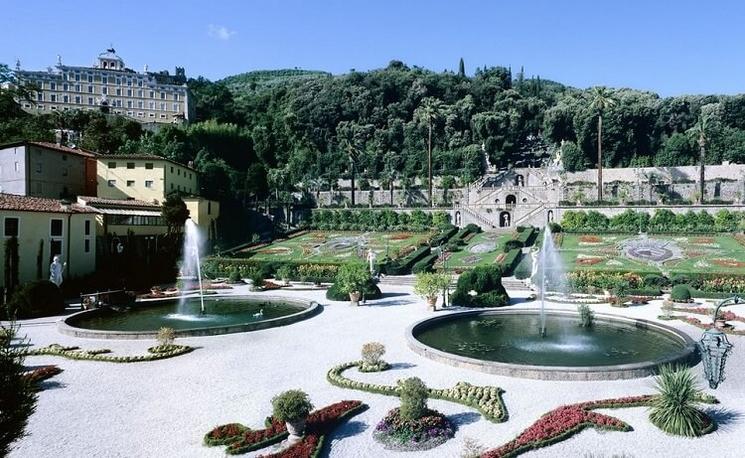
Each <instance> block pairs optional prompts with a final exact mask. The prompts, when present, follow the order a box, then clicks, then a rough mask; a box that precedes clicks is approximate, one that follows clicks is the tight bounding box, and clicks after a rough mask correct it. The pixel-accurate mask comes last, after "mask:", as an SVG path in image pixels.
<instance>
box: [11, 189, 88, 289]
mask: <svg viewBox="0 0 745 458" xmlns="http://www.w3.org/2000/svg"><path fill="white" fill-rule="evenodd" d="M96 214H97V212H96V210H95V209H92V208H90V207H86V206H84V205H80V204H77V203H69V202H65V201H60V200H56V199H47V198H41V197H28V196H18V195H13V194H0V222H1V223H2V226H0V229H1V230H2V237H3V243H2V246H0V255H2V258H3V259H5V251H6V246H7V241H8V240H9V239H11V238H12V237H16V238H17V239H18V260H19V262H18V280H19V282H20V283H21V284H23V283H25V282H28V281H32V280H36V279H47V278H49V265H50V264H51V262H52V258H53V257H54V256H55V255H59V256H60V257H61V258H62V261H63V262H65V263H67V265H66V267H65V270H64V273H63V276H64V277H65V278H71V277H80V276H83V275H87V274H90V273H92V272H93V271H95V269H96ZM0 271H1V272H0V283H2V286H3V287H5V286H6V285H5V278H6V272H5V263H4V262H3V263H0Z"/></svg>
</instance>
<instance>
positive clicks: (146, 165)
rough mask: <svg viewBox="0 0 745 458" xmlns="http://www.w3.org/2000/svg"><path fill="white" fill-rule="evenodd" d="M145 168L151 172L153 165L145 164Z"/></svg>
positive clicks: (150, 163)
mask: <svg viewBox="0 0 745 458" xmlns="http://www.w3.org/2000/svg"><path fill="white" fill-rule="evenodd" d="M145 168H146V169H147V170H152V169H153V163H152V162H145Z"/></svg>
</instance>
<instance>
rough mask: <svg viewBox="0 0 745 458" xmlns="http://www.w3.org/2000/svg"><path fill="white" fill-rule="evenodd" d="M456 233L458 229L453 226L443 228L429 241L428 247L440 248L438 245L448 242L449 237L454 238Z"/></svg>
mask: <svg viewBox="0 0 745 458" xmlns="http://www.w3.org/2000/svg"><path fill="white" fill-rule="evenodd" d="M457 232H458V228H457V227H455V226H453V225H448V226H446V227H444V228H443V229H442V230H441V232H440V233H439V234H437V235H436V236H434V237H432V239H430V241H429V244H430V246H434V247H436V246H440V244H442V243H445V242H447V241H448V240H450V237H452V236H454V235H455V234H456V233H457Z"/></svg>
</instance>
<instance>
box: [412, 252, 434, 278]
mask: <svg viewBox="0 0 745 458" xmlns="http://www.w3.org/2000/svg"><path fill="white" fill-rule="evenodd" d="M437 258H438V256H437V255H436V254H431V255H429V256H427V257H426V258H424V259H422V260H421V261H419V262H417V263H416V264H414V265H413V266H412V267H411V273H413V274H418V273H422V272H432V270H433V269H432V265H433V264H434V263H435V261H436V260H437Z"/></svg>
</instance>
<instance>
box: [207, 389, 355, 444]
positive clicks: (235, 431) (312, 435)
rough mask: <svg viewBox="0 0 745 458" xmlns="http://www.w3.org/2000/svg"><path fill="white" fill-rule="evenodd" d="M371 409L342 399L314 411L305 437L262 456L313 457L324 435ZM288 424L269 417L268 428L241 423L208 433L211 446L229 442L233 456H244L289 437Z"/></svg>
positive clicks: (310, 416) (219, 427) (308, 421)
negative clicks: (259, 428)
mask: <svg viewBox="0 0 745 458" xmlns="http://www.w3.org/2000/svg"><path fill="white" fill-rule="evenodd" d="M365 409H367V405H365V404H363V403H362V402H361V401H341V402H337V403H336V404H332V405H330V406H326V407H324V408H323V409H320V410H316V411H315V412H311V414H310V415H309V416H308V420H307V423H306V426H305V435H304V436H303V438H302V439H301V440H300V441H298V442H296V443H294V444H292V445H291V446H289V447H287V448H285V449H284V450H281V451H279V452H277V453H272V454H269V455H262V456H264V457H267V458H269V457H271V458H306V457H308V458H310V457H317V456H319V454H320V452H321V449H322V448H323V441H324V438H325V437H326V435H327V434H328V433H330V432H331V431H332V430H333V429H334V428H336V427H337V426H338V425H339V424H340V423H342V422H343V421H346V420H347V419H349V418H351V417H353V416H355V415H357V414H359V413H360V412H362V411H364V410H365ZM288 435H289V434H288V432H287V426H286V425H285V423H284V422H281V421H279V420H276V419H274V418H272V417H269V418H267V419H266V427H265V428H264V429H261V430H252V429H250V428H248V427H246V426H244V425H242V424H240V423H228V424H226V425H222V426H218V427H216V428H214V429H213V430H212V431H210V432H208V433H207V434H205V436H204V444H205V445H207V446H221V445H226V446H227V449H226V450H225V451H226V453H227V454H229V455H240V454H243V453H248V452H251V451H254V450H260V449H262V448H265V447H268V446H270V445H272V444H276V443H277V442H280V441H282V440H284V439H285V438H287V436H288Z"/></svg>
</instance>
